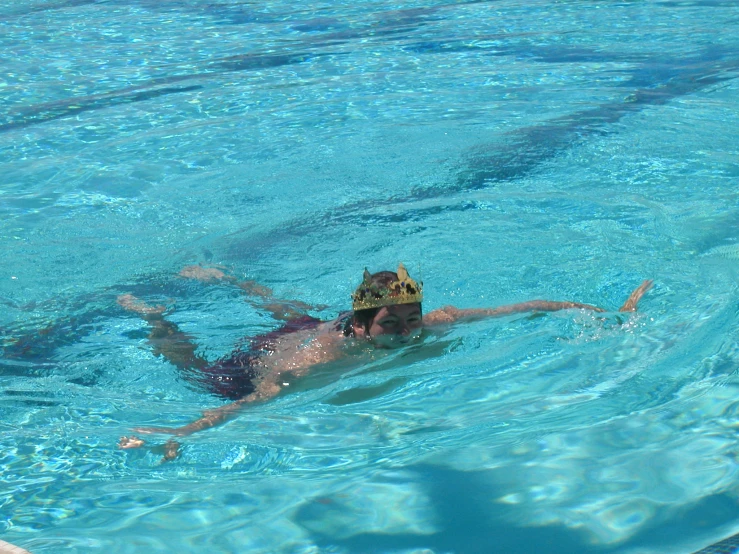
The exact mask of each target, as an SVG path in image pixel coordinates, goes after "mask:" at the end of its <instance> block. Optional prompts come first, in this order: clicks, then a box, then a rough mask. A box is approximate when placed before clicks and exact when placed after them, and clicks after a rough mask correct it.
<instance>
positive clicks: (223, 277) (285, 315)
mask: <svg viewBox="0 0 739 554" xmlns="http://www.w3.org/2000/svg"><path fill="white" fill-rule="evenodd" d="M179 276H180V277H184V278H185V279H195V280H197V281H202V282H204V283H212V282H217V281H221V282H224V283H231V284H233V285H236V286H237V287H239V288H240V289H241V290H243V291H244V292H245V293H247V294H248V295H249V296H256V297H258V298H260V299H261V301H260V303H259V307H260V308H262V309H264V310H266V311H268V312H269V313H270V314H272V317H274V318H275V319H277V320H279V321H290V320H291V319H296V318H298V317H300V316H303V315H305V314H306V312H308V311H310V310H320V309H321V307H320V306H319V307H316V306H311V305H310V304H306V303H305V302H301V301H299V300H282V299H278V298H275V296H274V292H272V289H270V288H269V287H265V286H264V285H260V284H259V283H257V282H256V281H239V280H238V279H237V278H236V277H234V276H233V275H228V274H226V273H224V272H223V271H221V270H220V269H218V268H215V267H202V266H199V265H188V266H185V267H183V268H182V271H180V273H179ZM324 308H325V306H324Z"/></svg>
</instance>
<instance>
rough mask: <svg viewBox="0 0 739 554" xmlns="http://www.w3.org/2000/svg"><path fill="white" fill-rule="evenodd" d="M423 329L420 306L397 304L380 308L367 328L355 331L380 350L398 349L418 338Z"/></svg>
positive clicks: (416, 304)
mask: <svg viewBox="0 0 739 554" xmlns="http://www.w3.org/2000/svg"><path fill="white" fill-rule="evenodd" d="M422 327H423V316H422V315H421V304H419V303H415V304H399V305H397V306H384V307H382V308H380V310H379V311H378V312H377V314H376V315H375V317H374V318H373V319H372V322H371V323H370V325H369V328H367V329H365V328H362V327H359V328H357V329H355V331H356V333H357V335H358V336H364V337H366V338H368V339H370V340H371V341H372V342H373V343H375V345H376V346H379V347H380V348H398V347H400V346H403V345H404V344H407V343H409V342H410V341H411V340H413V339H415V338H418V336H419V335H420V334H421V328H422Z"/></svg>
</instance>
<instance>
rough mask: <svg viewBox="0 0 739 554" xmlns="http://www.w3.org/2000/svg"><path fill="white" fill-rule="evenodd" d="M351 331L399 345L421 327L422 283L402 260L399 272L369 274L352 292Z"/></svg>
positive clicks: (389, 345) (387, 344)
mask: <svg viewBox="0 0 739 554" xmlns="http://www.w3.org/2000/svg"><path fill="white" fill-rule="evenodd" d="M352 300H353V302H352V308H353V309H354V313H353V315H352V320H351V327H352V329H351V331H352V333H353V334H354V335H355V336H357V337H363V338H366V339H368V340H371V341H372V342H373V343H375V344H376V345H377V346H380V347H383V348H395V347H397V346H402V345H404V344H406V343H408V342H410V341H411V340H412V339H414V338H416V337H418V335H420V333H421V328H422V327H423V314H422V309H421V301H422V300H423V283H420V284H419V283H416V282H415V281H414V280H413V279H411V278H410V276H409V275H408V272H407V271H406V269H405V267H404V266H403V264H400V265H399V266H398V272H397V273H394V272H392V271H381V272H379V273H374V274H370V273H369V271H367V270H366V269H365V271H364V280H363V282H362V284H361V285H359V287H358V288H357V290H356V291H355V292H354V294H353V295H352Z"/></svg>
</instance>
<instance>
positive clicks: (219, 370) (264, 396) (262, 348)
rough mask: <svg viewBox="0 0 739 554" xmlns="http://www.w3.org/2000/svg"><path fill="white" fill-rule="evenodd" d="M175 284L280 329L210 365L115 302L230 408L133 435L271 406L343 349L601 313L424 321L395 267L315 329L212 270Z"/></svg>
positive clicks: (185, 343) (298, 311)
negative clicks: (227, 296) (223, 288)
mask: <svg viewBox="0 0 739 554" xmlns="http://www.w3.org/2000/svg"><path fill="white" fill-rule="evenodd" d="M180 276H181V277H184V278H188V279H197V280H200V281H204V282H214V281H216V282H217V281H221V282H229V283H232V284H234V285H236V286H238V287H239V288H241V289H242V290H244V291H245V292H246V293H248V294H249V295H250V296H251V297H256V298H258V299H260V304H259V305H260V306H262V307H263V308H264V309H266V310H267V311H269V312H270V313H271V314H272V315H273V316H274V317H275V318H276V319H279V320H282V321H285V323H284V325H283V326H282V327H280V328H279V329H277V330H275V331H272V332H270V333H266V334H264V335H260V336H257V337H254V338H252V339H251V340H250V346H249V348H247V349H245V350H236V351H235V352H233V353H232V354H231V355H230V356H228V357H226V358H223V359H221V360H218V361H216V362H214V363H213V362H208V361H207V360H205V359H203V358H201V357H199V356H197V355H196V353H195V352H196V349H197V346H196V345H195V344H194V343H193V342H192V338H193V337H191V336H190V335H187V334H185V333H183V332H182V331H180V330H179V329H178V328H177V327H176V325H174V324H173V323H171V322H169V321H167V320H165V319H164V315H163V314H164V311H165V308H164V307H163V306H150V305H148V304H146V303H145V302H142V301H141V300H139V299H137V298H136V297H134V296H132V295H123V296H120V297H119V298H118V303H119V304H120V305H121V306H122V307H123V308H124V309H126V310H128V311H131V312H135V313H137V314H139V315H140V316H141V317H142V318H143V319H145V320H146V321H147V322H148V323H149V325H150V326H151V331H150V334H149V341H150V343H151V344H152V346H153V350H154V353H155V354H157V355H162V356H164V357H165V358H166V359H168V360H169V361H170V362H171V363H173V364H174V365H175V366H177V367H178V368H180V369H182V370H185V371H187V372H188V373H187V375H189V376H191V378H194V379H195V380H196V381H198V382H199V383H201V384H203V385H205V386H206V388H208V389H209V390H210V391H211V392H213V393H215V394H218V395H220V396H222V397H224V398H229V399H231V400H235V401H234V402H232V403H230V404H226V405H224V406H221V407H219V408H215V409H213V410H208V411H206V412H205V413H204V414H203V416H202V417H201V418H200V419H197V420H196V421H193V422H192V423H189V424H187V425H184V426H182V427H142V428H137V429H134V431H135V432H136V433H138V434H154V433H162V434H169V435H175V436H180V437H182V436H187V435H191V434H193V433H195V432H198V431H202V430H204V429H209V428H211V427H214V426H216V425H219V424H221V423H224V422H226V421H228V420H230V419H233V418H234V417H236V416H237V415H238V413H239V412H240V411H241V410H242V409H243V408H244V407H246V406H248V405H250V404H254V403H256V402H264V401H266V400H268V399H270V398H273V397H274V396H276V395H277V394H279V393H280V392H281V391H282V389H283V388H284V386H286V384H287V383H286V382H287V381H290V380H291V379H294V378H296V377H302V376H304V375H305V374H306V373H308V372H309V371H310V370H311V368H314V367H316V366H318V365H320V364H326V363H330V362H335V361H338V360H341V359H344V358H347V357H349V356H351V353H352V350H351V349H350V348H347V347H346V346H347V345H349V344H352V343H354V344H368V345H371V346H372V347H374V348H380V349H388V348H401V347H403V346H405V345H407V344H410V343H412V342H413V341H415V340H417V339H418V337H419V336H420V334H421V330H422V329H423V328H424V327H438V326H443V325H450V324H453V323H456V322H460V321H471V320H477V319H481V318H486V317H501V316H506V315H510V314H516V313H523V312H554V311H559V310H568V309H579V310H590V311H594V312H605V311H606V310H604V309H603V308H599V307H597V306H591V305H589V304H581V303H579V302H552V301H548V300H532V301H529V302H523V303H520V304H511V305H507V306H500V307H497V308H467V309H460V308H455V307H454V306H445V307H443V308H439V309H437V310H434V311H432V312H429V313H428V314H425V315H424V314H423V310H422V301H423V283H419V282H416V281H415V280H413V279H412V278H411V277H410V276H409V275H408V272H407V271H406V268H405V267H404V266H403V264H400V265H399V266H398V269H397V272H392V271H381V272H379V273H374V274H370V273H369V271H367V270H366V269H365V271H364V276H363V280H362V283H361V284H360V285H359V287H357V289H356V290H355V292H354V294H352V310H351V311H346V312H342V313H340V314H339V316H338V317H337V318H336V319H333V320H331V321H322V320H319V319H317V318H314V317H311V316H309V315H306V314H305V312H306V311H307V310H310V309H311V306H309V305H307V304H304V303H302V302H284V301H277V300H275V299H274V297H273V293H272V291H271V290H270V289H269V288H267V287H264V286H261V285H259V284H257V283H255V282H254V281H246V282H241V283H239V282H238V281H237V280H236V279H235V278H233V277H230V276H228V275H226V274H225V273H224V272H223V271H221V270H220V269H217V268H203V267H200V266H188V267H186V268H184V269H183V270H182V271H181V272H180ZM651 287H652V281H651V280H646V281H644V282H642V283H641V285H639V287H637V288H636V289H635V290H634V291H633V292H632V293H631V295H629V298H628V299H627V300H626V302H625V303H624V304H623V306H621V308H620V309H619V311H620V312H633V311H636V308H637V304H638V303H639V300H640V299H641V298H642V296H644V294H645V293H646V292H647V291H648V290H649V289H650V288H651ZM357 363H358V364H359V363H361V360H358V361H357ZM143 444H144V441H143V440H142V439H140V438H139V437H137V436H131V437H122V438H121V440H120V442H119V447H120V448H138V447H141V446H143ZM178 447H179V445H178V444H177V443H176V441H173V440H170V441H168V442H167V443H166V445H165V456H164V460H172V459H174V458H176V457H177V453H178Z"/></svg>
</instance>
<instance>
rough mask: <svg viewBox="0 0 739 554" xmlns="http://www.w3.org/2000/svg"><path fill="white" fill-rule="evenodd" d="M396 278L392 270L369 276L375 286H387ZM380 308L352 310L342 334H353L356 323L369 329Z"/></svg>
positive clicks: (396, 275)
mask: <svg viewBox="0 0 739 554" xmlns="http://www.w3.org/2000/svg"><path fill="white" fill-rule="evenodd" d="M397 280H398V274H397V273H395V272H394V271H379V272H377V273H373V274H372V276H371V277H370V283H372V285H375V286H377V287H389V286H390V284H391V283H394V282H396V281H397ZM419 308H420V306H419ZM380 309H381V308H368V309H366V310H354V313H352V317H350V318H349V320H348V321H347V323H346V326H345V327H344V336H347V337H348V336H354V326H355V325H357V324H358V325H359V326H360V327H363V328H364V329H366V330H369V328H370V325H372V320H373V319H374V318H375V316H376V315H377V312H379V311H380Z"/></svg>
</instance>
